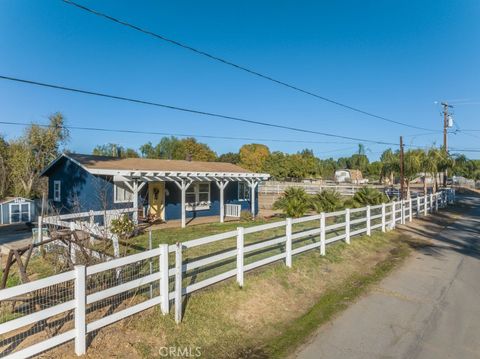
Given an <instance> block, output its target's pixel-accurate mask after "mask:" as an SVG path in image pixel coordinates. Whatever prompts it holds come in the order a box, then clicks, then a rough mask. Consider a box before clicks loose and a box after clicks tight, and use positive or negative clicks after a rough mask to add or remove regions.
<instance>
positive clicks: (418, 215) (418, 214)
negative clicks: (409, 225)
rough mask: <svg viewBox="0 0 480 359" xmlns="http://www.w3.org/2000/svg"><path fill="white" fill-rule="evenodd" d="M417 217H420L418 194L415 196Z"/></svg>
mask: <svg viewBox="0 0 480 359" xmlns="http://www.w3.org/2000/svg"><path fill="white" fill-rule="evenodd" d="M417 217H420V196H417Z"/></svg>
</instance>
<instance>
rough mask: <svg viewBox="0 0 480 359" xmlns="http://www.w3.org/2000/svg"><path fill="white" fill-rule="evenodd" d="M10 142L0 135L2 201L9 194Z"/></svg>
mask: <svg viewBox="0 0 480 359" xmlns="http://www.w3.org/2000/svg"><path fill="white" fill-rule="evenodd" d="M8 152H9V148H8V142H7V141H5V139H4V137H3V136H2V135H0V199H2V198H5V197H6V196H7V193H8V187H9V182H8V177H7V164H8Z"/></svg>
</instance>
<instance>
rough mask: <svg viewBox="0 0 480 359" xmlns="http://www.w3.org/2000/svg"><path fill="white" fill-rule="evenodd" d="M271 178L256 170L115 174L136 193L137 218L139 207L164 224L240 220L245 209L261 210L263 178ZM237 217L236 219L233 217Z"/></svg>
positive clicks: (135, 212) (147, 216)
mask: <svg viewBox="0 0 480 359" xmlns="http://www.w3.org/2000/svg"><path fill="white" fill-rule="evenodd" d="M266 178H268V177H267V176H266V175H259V174H255V173H200V172H181V173H171V172H169V173H165V172H130V171H129V172H125V173H117V174H115V175H114V182H115V183H119V182H120V183H122V184H123V185H124V186H125V187H126V188H128V189H129V190H130V191H131V193H132V195H133V198H132V202H133V208H135V209H136V211H134V212H133V221H134V222H135V223H137V224H138V222H139V216H138V213H139V210H140V213H143V215H144V217H146V218H148V219H149V220H158V221H162V222H166V223H162V224H159V226H160V227H162V228H165V226H172V227H173V226H174V225H178V224H180V226H181V227H182V228H184V227H185V226H186V225H187V224H192V223H209V222H211V220H212V219H213V218H216V219H217V220H218V221H219V222H221V223H223V222H224V221H225V220H227V219H232V220H237V219H238V218H239V217H240V212H241V211H242V210H248V211H250V212H251V214H252V217H253V218H255V216H256V215H257V213H258V198H257V197H258V191H257V187H258V184H259V182H260V181H262V180H264V179H266ZM139 200H140V201H141V202H139ZM228 215H230V216H234V217H236V218H232V217H229V216H228Z"/></svg>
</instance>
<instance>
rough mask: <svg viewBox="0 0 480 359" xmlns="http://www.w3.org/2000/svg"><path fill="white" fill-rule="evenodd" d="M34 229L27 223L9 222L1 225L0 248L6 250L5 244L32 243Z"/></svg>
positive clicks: (21, 244) (19, 244)
mask: <svg viewBox="0 0 480 359" xmlns="http://www.w3.org/2000/svg"><path fill="white" fill-rule="evenodd" d="M31 239H32V229H31V228H29V227H27V226H26V225H25V224H8V225H2V226H0V249H1V250H2V252H4V253H6V252H8V251H6V252H5V248H4V247H5V245H9V246H11V245H14V246H23V245H28V244H30V242H31Z"/></svg>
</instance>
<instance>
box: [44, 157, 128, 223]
mask: <svg viewBox="0 0 480 359" xmlns="http://www.w3.org/2000/svg"><path fill="white" fill-rule="evenodd" d="M54 181H60V182H61V190H60V201H59V202H54V201H53V184H54ZM113 194H114V193H113V182H112V178H111V177H104V176H95V175H92V174H91V173H89V172H88V171H86V170H84V169H83V168H82V167H80V166H78V165H77V164H76V163H74V162H72V161H71V160H70V159H68V158H62V159H60V160H59V162H58V163H57V164H56V165H55V166H54V167H53V168H51V169H50V170H49V173H48V199H49V200H50V203H51V204H52V207H53V208H54V209H55V210H56V212H58V213H61V214H65V213H78V212H88V211H90V210H92V211H101V210H105V209H120V208H128V207H131V206H132V203H114V198H113Z"/></svg>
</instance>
